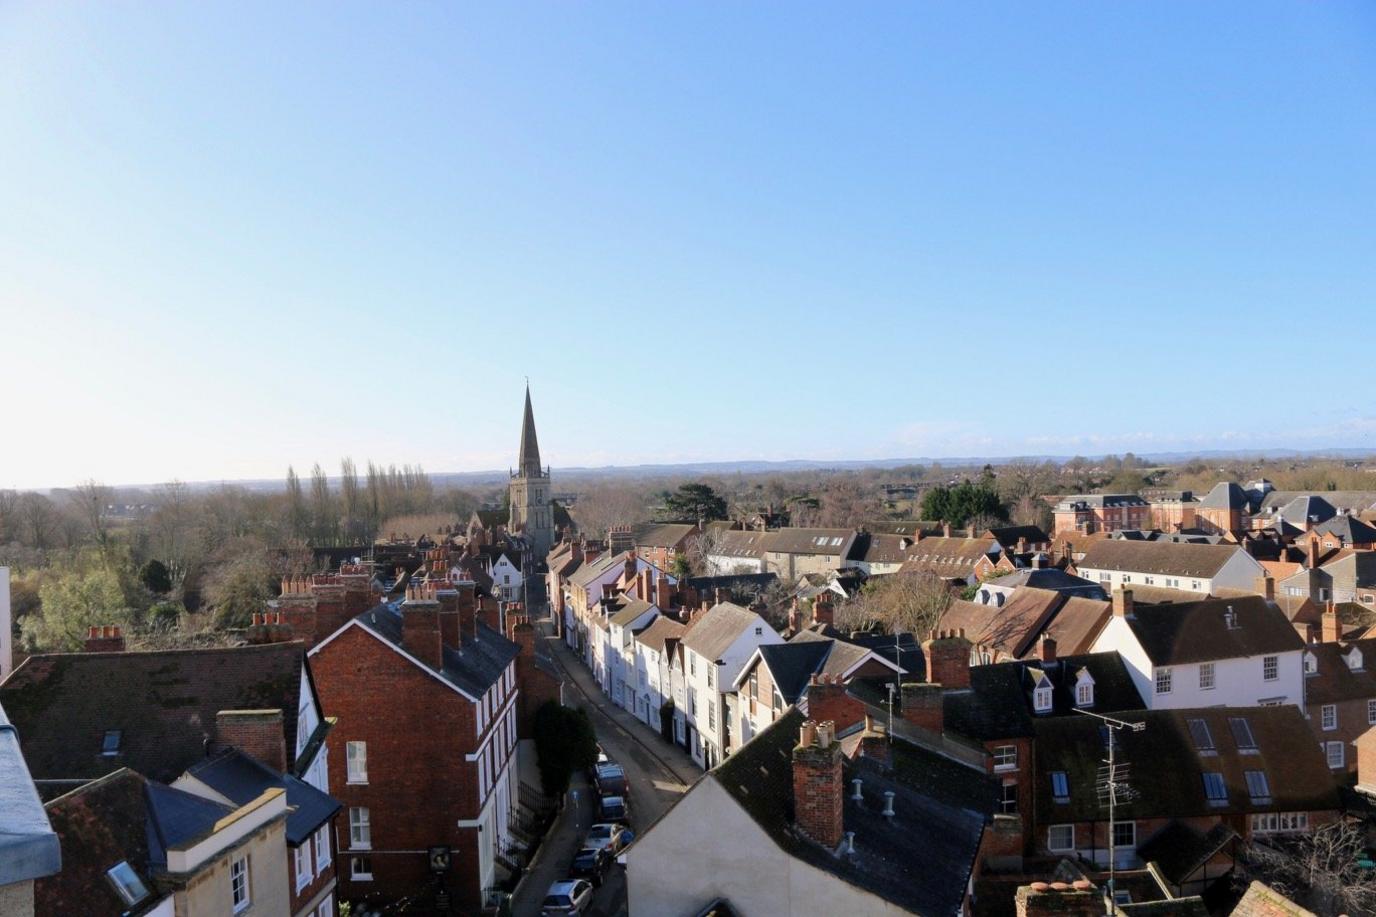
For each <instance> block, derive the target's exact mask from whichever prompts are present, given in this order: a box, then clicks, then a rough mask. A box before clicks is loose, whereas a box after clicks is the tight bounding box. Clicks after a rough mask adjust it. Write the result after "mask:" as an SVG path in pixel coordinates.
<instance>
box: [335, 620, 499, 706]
mask: <svg viewBox="0 0 1376 917" xmlns="http://www.w3.org/2000/svg"><path fill="white" fill-rule="evenodd" d="M401 614H402V612H401V603H399V602H397V603H392V604H386V605H378V606H376V607H374V608H371V609H369V610H368V611H365V612H363V613H362V614H360V615H359V616H358V617H357V618H355V619H354V620H356V621H358V622H360V623H361V624H363V625H365V626H366V627H368V628H369V629H370V630H372V631H373V632H375V633H377V634H379V635H380V636H381V637H382V638H383V639H385V640H386V641H387V642H388V643H391V644H393V645H394V646H397V647H400V646H401V645H402V641H401ZM477 631H478V638H477V639H476V640H472V639H465V640H464V643H463V646H462V647H461V648H460V649H457V650H456V649H454V648H453V647H451V646H446V647H445V648H444V668H443V669H442V670H440V671H439V672H438V673H437V674H439V675H440V676H441V677H443V678H444V680H445V681H448V682H449V683H450V684H452V685H454V686H455V687H457V688H458V689H459V690H461V691H463V692H464V693H465V694H467V695H468V696H469V697H482V695H483V692H485V691H486V690H487V689H488V688H490V687H492V686H493V685H495V684H496V683H497V679H499V678H501V677H502V673H503V672H505V671H506V668H507V666H508V665H510V664H511V661H512V660H513V659H515V658H516V656H517V655H518V654H519V653H520V647H519V646H517V645H516V644H515V643H512V642H511V641H510V640H508V639H507V638H505V637H503V636H502V635H501V634H499V633H497V632H496V631H495V630H493V629H492V628H490V627H488V626H487V625H486V624H484V623H483V622H482V621H478V622H477Z"/></svg>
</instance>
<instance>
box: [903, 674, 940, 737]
mask: <svg viewBox="0 0 1376 917" xmlns="http://www.w3.org/2000/svg"><path fill="white" fill-rule="evenodd" d="M900 690H901V692H902V698H903V719H904V720H906V721H908V722H909V723H912V724H913V725H914V726H917V727H918V728H919V729H926V730H927V731H928V732H934V733H936V734H937V735H941V733H942V732H943V731H944V729H945V726H946V712H945V699H944V692H943V691H942V688H941V685H933V684H923V683H922V682H916V681H910V682H905V683H904V684H903V685H902V686H901V688H900Z"/></svg>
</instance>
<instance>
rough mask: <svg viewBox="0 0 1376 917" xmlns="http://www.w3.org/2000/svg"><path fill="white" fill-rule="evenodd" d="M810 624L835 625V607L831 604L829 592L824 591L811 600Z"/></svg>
mask: <svg viewBox="0 0 1376 917" xmlns="http://www.w3.org/2000/svg"><path fill="white" fill-rule="evenodd" d="M812 623H813V624H827V625H831V624H834V623H836V606H835V605H833V604H832V602H831V591H830V590H824V591H823V592H822V593H820V594H819V595H818V596H817V598H815V599H813V600H812Z"/></svg>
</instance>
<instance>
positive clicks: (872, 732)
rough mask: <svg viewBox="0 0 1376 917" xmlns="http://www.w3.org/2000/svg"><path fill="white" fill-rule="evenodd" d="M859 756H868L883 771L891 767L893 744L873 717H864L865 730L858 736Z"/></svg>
mask: <svg viewBox="0 0 1376 917" xmlns="http://www.w3.org/2000/svg"><path fill="white" fill-rule="evenodd" d="M860 756H861V757H862V758H869V759H870V760H871V761H873V762H875V763H876V764H878V765H879V766H880V767H881V768H883V769H884V770H885V771H889V770H892V769H893V746H891V745H890V744H889V737H888V735H887V734H886V733H885V732H884V729H883V727H882V726H880V725H879V724H878V723H876V722H875V721H874V718H873V717H870V716H866V717H865V731H864V732H863V733H862V734H861V736H860Z"/></svg>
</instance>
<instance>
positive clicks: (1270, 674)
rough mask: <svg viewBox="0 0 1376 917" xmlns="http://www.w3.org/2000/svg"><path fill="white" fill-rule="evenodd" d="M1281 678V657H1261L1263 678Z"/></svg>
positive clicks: (1266, 679)
mask: <svg viewBox="0 0 1376 917" xmlns="http://www.w3.org/2000/svg"><path fill="white" fill-rule="evenodd" d="M1279 678H1280V657H1279V656H1262V657H1261V680H1262V681H1276V680H1277V679H1279Z"/></svg>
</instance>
